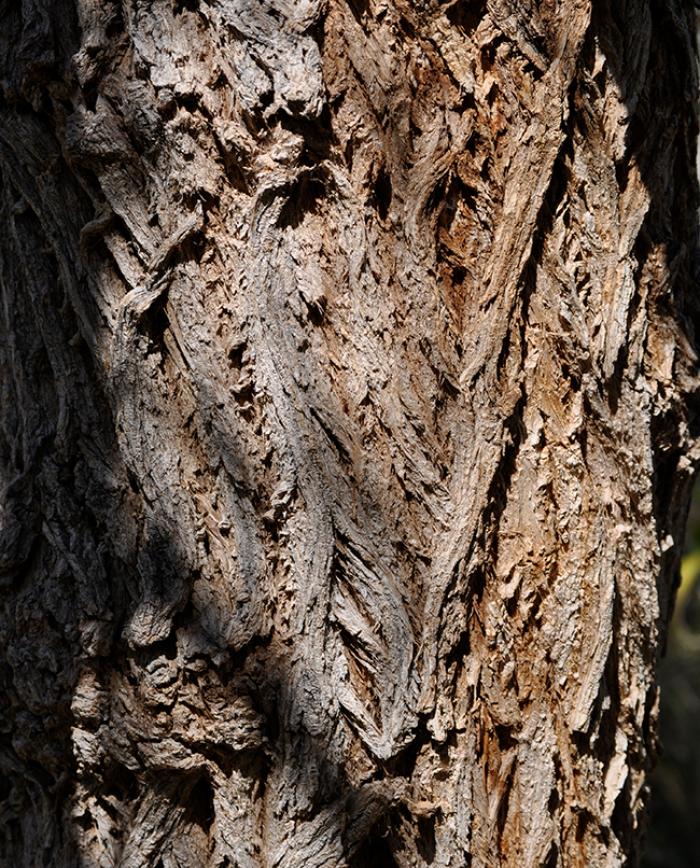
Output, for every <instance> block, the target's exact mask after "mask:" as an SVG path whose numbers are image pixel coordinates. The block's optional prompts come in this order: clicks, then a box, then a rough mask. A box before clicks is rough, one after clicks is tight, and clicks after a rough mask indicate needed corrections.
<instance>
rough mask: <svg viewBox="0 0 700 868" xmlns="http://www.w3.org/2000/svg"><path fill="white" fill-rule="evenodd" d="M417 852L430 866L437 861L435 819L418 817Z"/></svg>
mask: <svg viewBox="0 0 700 868" xmlns="http://www.w3.org/2000/svg"><path fill="white" fill-rule="evenodd" d="M416 826H417V827H418V840H417V842H416V844H417V850H418V853H419V854H420V856H421V857H422V858H423V860H424V861H425V862H427V864H428V865H432V864H433V862H434V861H435V817H418V821H417V823H416Z"/></svg>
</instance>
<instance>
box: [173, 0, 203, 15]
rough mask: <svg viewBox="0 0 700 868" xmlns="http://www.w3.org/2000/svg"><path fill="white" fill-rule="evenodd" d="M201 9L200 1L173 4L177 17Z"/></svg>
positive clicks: (186, 0) (192, 0)
mask: <svg viewBox="0 0 700 868" xmlns="http://www.w3.org/2000/svg"><path fill="white" fill-rule="evenodd" d="M198 9H199V0H175V2H174V3H173V12H174V13H175V15H182V13H183V12H184V11H185V10H187V11H188V12H196V11H197V10H198Z"/></svg>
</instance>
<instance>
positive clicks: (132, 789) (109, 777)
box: [101, 766, 139, 814]
mask: <svg viewBox="0 0 700 868" xmlns="http://www.w3.org/2000/svg"><path fill="white" fill-rule="evenodd" d="M104 781H105V787H104V790H103V794H104V795H105V796H115V797H116V798H117V800H118V801H119V802H121V803H122V804H125V803H128V802H133V801H134V800H135V799H136V797H137V795H138V791H139V782H138V778H137V777H136V775H135V774H134V773H133V772H132V771H131V770H130V769H128V768H126V766H112V767H111V768H109V769H106V770H105V773H104ZM101 803H102V804H103V806H105V805H108V804H110V803H109V801H105V800H101ZM108 813H110V814H111V812H108Z"/></svg>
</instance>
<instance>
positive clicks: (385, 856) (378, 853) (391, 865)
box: [348, 823, 398, 868]
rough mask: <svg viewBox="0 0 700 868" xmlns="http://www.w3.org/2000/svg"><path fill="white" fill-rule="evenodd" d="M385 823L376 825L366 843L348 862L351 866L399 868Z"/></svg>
mask: <svg viewBox="0 0 700 868" xmlns="http://www.w3.org/2000/svg"><path fill="white" fill-rule="evenodd" d="M386 834H387V828H386V824H385V823H381V824H380V826H379V827H375V828H374V829H373V830H372V831H371V832H370V834H369V835H368V836H367V838H366V840H365V842H364V844H363V845H362V847H360V849H359V850H358V851H357V853H356V854H355V857H354V858H353V859H350V860H349V862H348V866H349V868H379V866H381V868H398V866H397V864H396V860H395V859H394V855H393V853H392V852H391V847H390V846H389V841H388V840H387V837H386Z"/></svg>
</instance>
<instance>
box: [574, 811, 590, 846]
mask: <svg viewBox="0 0 700 868" xmlns="http://www.w3.org/2000/svg"><path fill="white" fill-rule="evenodd" d="M592 819H593V815H592V814H591V813H590V811H588V810H587V809H586V808H582V809H581V810H580V811H579V813H578V816H577V817H576V840H577V841H578V842H581V841H583V839H584V836H585V834H586V829H587V828H588V826H589V824H590V822H591V820H592Z"/></svg>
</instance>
